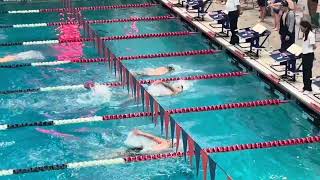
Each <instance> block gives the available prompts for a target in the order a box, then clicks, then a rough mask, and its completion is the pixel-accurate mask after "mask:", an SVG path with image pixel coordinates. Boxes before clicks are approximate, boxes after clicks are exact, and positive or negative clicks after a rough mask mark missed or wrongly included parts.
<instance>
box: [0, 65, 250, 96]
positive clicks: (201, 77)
mask: <svg viewBox="0 0 320 180" xmlns="http://www.w3.org/2000/svg"><path fill="white" fill-rule="evenodd" d="M247 74H248V73H245V72H241V71H238V72H229V73H216V74H204V75H194V76H185V77H170V78H160V79H154V80H151V79H149V80H139V83H140V84H150V83H153V82H155V81H163V82H170V81H178V80H204V79H216V78H231V77H240V76H244V75H247ZM99 85H100V86H109V87H119V86H122V85H123V83H121V82H106V83H94V82H89V83H85V84H78V85H64V86H52V87H39V88H28V89H17V90H5V91H0V95H1V94H2V95H7V94H17V93H35V92H51V91H66V90H68V91H70V90H72V91H73V90H85V89H91V88H93V87H94V86H99Z"/></svg>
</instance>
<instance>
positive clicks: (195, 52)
mask: <svg viewBox="0 0 320 180" xmlns="http://www.w3.org/2000/svg"><path fill="white" fill-rule="evenodd" d="M219 52H221V51H219V50H214V49H204V50H192V51H182V52H170V53H157V54H144V55H136V56H120V57H118V58H117V59H115V60H119V61H121V60H135V59H152V58H161V57H176V56H195V55H209V54H216V53H219ZM98 62H109V61H108V59H106V58H91V59H82V58H74V59H69V60H63V61H50V62H34V63H23V64H9V65H0V68H17V67H28V66H32V67H39V66H57V65H61V64H68V63H98Z"/></svg>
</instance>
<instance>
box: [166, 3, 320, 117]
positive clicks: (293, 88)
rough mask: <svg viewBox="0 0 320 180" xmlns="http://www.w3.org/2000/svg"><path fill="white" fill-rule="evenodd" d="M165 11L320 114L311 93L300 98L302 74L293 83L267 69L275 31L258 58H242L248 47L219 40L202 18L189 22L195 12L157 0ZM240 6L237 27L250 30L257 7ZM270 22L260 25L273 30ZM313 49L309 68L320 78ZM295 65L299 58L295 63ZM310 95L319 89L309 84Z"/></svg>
mask: <svg viewBox="0 0 320 180" xmlns="http://www.w3.org/2000/svg"><path fill="white" fill-rule="evenodd" d="M161 1H162V2H163V3H164V4H165V5H166V6H167V7H168V8H170V9H172V10H173V11H174V12H176V13H177V14H178V15H180V16H181V17H182V18H183V19H185V20H186V21H188V22H189V23H191V24H193V25H194V26H195V27H197V28H198V29H199V30H201V31H202V32H204V33H205V34H207V35H208V36H209V37H210V38H212V39H213V40H215V41H216V42H217V43H218V44H220V45H222V46H223V47H224V48H225V49H227V50H228V51H230V52H231V53H232V54H234V55H235V56H237V57H238V58H239V59H240V60H241V61H243V62H244V63H245V64H248V65H250V66H251V67H253V68H254V69H255V70H256V71H258V72H259V73H260V74H262V75H264V76H265V77H267V78H268V79H269V80H270V81H271V82H273V84H275V85H276V86H277V87H279V88H280V89H283V90H284V91H286V92H288V93H289V94H290V95H291V96H292V97H294V98H296V99H298V100H299V101H300V102H302V103H303V104H304V105H306V106H307V107H309V108H310V109H312V110H313V111H314V112H315V113H317V114H318V115H319V114H320V99H318V98H317V97H315V96H314V95H313V94H308V95H304V94H303V93H302V92H301V89H302V87H303V83H302V73H297V74H296V81H295V82H292V81H288V80H285V79H281V78H280V76H281V75H283V74H284V72H277V71H275V70H274V69H272V68H271V67H270V66H271V65H273V64H277V63H276V62H275V60H273V59H272V58H271V57H270V52H272V51H273V50H277V49H279V47H280V38H279V34H278V32H276V31H274V30H272V31H271V35H270V37H269V40H268V41H267V42H266V43H265V46H266V48H265V49H262V50H261V52H260V57H259V58H258V59H253V58H250V57H248V56H246V55H245V53H244V52H245V51H247V50H248V48H241V47H239V46H237V47H235V46H233V45H231V44H229V39H230V38H229V37H227V38H222V37H215V33H218V32H219V31H220V30H221V29H219V28H212V27H211V26H210V24H212V23H213V21H212V20H211V18H210V17H209V16H208V14H207V15H205V20H204V21H195V20H192V17H196V16H197V14H196V13H188V12H187V11H186V9H185V7H174V6H172V4H175V3H177V2H178V1H175V0H170V1H168V0H161ZM242 6H243V7H244V9H246V10H244V12H243V14H242V15H241V16H240V18H239V22H238V28H245V27H253V26H254V25H255V24H257V23H258V20H259V17H258V16H259V11H258V8H257V7H256V8H254V9H253V8H252V7H253V6H252V4H249V5H248V6H247V8H246V5H242ZM213 10H224V6H223V5H221V4H218V3H215V2H214V3H212V5H211V7H210V9H209V10H208V12H211V11H213ZM272 22H273V19H272V17H267V18H266V19H265V23H263V25H264V26H265V27H267V28H268V29H272V28H273V23H272ZM296 44H298V45H300V46H301V44H302V43H301V40H299V42H296ZM317 47H318V48H317V50H316V53H315V54H316V59H317V60H316V61H314V66H313V77H316V76H320V42H317ZM298 62H299V64H300V62H301V59H300V60H298ZM313 93H320V88H319V87H317V86H315V85H314V84H313Z"/></svg>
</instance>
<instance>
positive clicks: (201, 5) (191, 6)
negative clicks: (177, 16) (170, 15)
mask: <svg viewBox="0 0 320 180" xmlns="http://www.w3.org/2000/svg"><path fill="white" fill-rule="evenodd" d="M184 2H186V10H187V12H189V13H197V14H198V15H197V17H194V18H193V19H195V20H198V21H204V16H205V15H206V14H207V13H208V9H209V8H210V6H211V4H212V2H213V1H212V0H206V1H203V0H187V1H182V6H183V3H184ZM193 10H196V11H193Z"/></svg>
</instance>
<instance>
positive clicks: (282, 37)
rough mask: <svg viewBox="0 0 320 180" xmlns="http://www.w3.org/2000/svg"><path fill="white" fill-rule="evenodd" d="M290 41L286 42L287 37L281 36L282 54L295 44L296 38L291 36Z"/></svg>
mask: <svg viewBox="0 0 320 180" xmlns="http://www.w3.org/2000/svg"><path fill="white" fill-rule="evenodd" d="M289 37H290V38H289V40H286V35H281V37H280V39H281V47H280V52H284V51H286V50H287V49H288V48H289V47H290V46H291V45H292V44H294V41H295V36H289Z"/></svg>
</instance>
